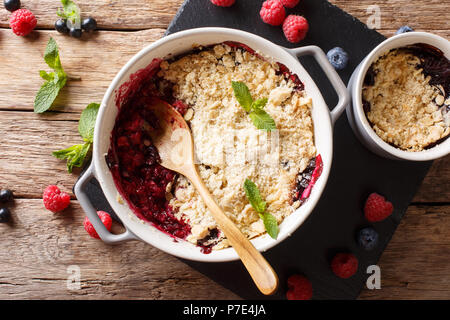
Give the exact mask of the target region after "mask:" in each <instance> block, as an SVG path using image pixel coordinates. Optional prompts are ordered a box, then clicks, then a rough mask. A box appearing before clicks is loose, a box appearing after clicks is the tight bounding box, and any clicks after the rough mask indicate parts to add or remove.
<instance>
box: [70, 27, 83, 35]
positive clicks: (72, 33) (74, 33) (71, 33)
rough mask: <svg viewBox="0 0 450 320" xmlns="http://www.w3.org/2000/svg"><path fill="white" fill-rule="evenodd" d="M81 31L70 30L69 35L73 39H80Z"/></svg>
mask: <svg viewBox="0 0 450 320" xmlns="http://www.w3.org/2000/svg"><path fill="white" fill-rule="evenodd" d="M82 34H83V31H82V30H81V29H75V28H73V27H72V28H70V30H69V35H70V36H71V37H73V38H81V35H82Z"/></svg>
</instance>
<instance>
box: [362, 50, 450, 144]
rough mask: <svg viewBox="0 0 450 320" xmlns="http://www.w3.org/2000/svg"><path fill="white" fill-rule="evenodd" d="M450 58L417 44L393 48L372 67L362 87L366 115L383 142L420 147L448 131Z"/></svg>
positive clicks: (449, 124)
mask: <svg viewBox="0 0 450 320" xmlns="http://www.w3.org/2000/svg"><path fill="white" fill-rule="evenodd" d="M449 72H450V61H449V60H448V59H447V58H445V57H444V56H443V54H442V52H439V50H438V49H436V48H434V47H431V46H428V45H424V44H416V45H413V46H408V47H404V48H399V49H394V50H391V51H390V52H388V53H386V54H385V55H383V56H381V57H380V58H379V59H378V60H377V61H376V62H374V63H373V64H372V65H371V67H370V68H369V70H368V72H367V74H366V77H365V80H364V87H363V92H362V99H363V106H364V111H365V113H366V116H367V119H368V121H369V122H370V124H371V126H372V128H373V130H374V131H375V132H376V134H377V135H378V136H379V137H380V138H382V139H383V140H384V141H385V142H387V143H389V144H391V145H393V146H395V147H397V148H399V149H402V150H405V151H412V152H417V151H422V150H424V149H427V148H431V147H433V146H434V145H436V144H437V143H440V142H442V141H443V140H444V139H446V138H447V137H448V136H449V135H450V112H449V111H450V88H449V83H450V80H449Z"/></svg>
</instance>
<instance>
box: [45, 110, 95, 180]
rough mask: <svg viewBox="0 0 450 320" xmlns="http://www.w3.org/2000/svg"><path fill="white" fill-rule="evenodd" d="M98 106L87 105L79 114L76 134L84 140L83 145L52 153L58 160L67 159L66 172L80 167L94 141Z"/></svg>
mask: <svg viewBox="0 0 450 320" xmlns="http://www.w3.org/2000/svg"><path fill="white" fill-rule="evenodd" d="M99 108H100V105H99V104H98V103H91V104H89V105H88V106H87V107H86V108H85V109H84V110H83V112H82V113H81V117H80V121H79V122H78V132H79V133H80V135H81V137H82V138H83V140H84V144H76V145H74V146H72V147H69V148H67V149H64V150H59V151H55V152H53V153H52V154H53V156H55V157H56V158H58V159H67V171H69V173H72V169H73V167H81V166H82V165H83V163H84V159H85V158H86V155H87V154H88V152H89V149H90V148H91V145H92V143H93V141H94V127H95V120H96V119H97V114H98V110H99Z"/></svg>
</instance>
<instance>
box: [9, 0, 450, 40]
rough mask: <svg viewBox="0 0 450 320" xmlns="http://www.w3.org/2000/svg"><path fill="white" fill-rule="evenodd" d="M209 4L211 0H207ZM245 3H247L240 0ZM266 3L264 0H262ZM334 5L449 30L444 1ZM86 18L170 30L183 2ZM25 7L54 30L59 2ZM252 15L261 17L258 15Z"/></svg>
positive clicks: (388, 21) (336, 0)
mask: <svg viewBox="0 0 450 320" xmlns="http://www.w3.org/2000/svg"><path fill="white" fill-rule="evenodd" d="M204 1H205V2H206V1H207V0H204ZM238 1H243V0H238ZM261 2H262V1H261ZM330 2H331V3H333V4H335V5H337V6H339V7H340V8H342V9H344V10H346V11H347V12H349V13H350V14H352V15H353V16H355V17H356V18H358V19H360V20H361V21H362V22H364V23H366V22H367V19H368V17H369V16H370V12H369V13H368V12H367V8H368V7H369V6H371V5H374V4H376V5H378V6H379V7H380V10H381V19H382V20H381V28H380V29H379V30H380V31H381V32H382V33H383V34H386V35H392V30H396V29H398V28H399V27H400V26H402V25H405V24H407V25H410V26H411V27H413V28H416V29H417V30H421V31H424V30H447V31H448V29H449V23H450V22H449V19H448V17H449V15H448V4H447V3H446V2H445V1H440V0H430V1H426V2H424V1H422V0H413V1H411V0H395V1H378V2H374V1H373V0H359V1H349V0H331V1H330ZM77 3H78V4H79V6H80V8H81V9H82V12H83V14H84V15H85V16H89V15H91V16H93V17H95V18H96V19H97V21H98V24H99V28H101V29H108V30H111V29H114V30H124V29H127V30H141V29H150V28H167V26H168V25H169V23H170V21H171V20H172V18H173V16H174V15H175V13H176V12H177V10H178V8H179V7H180V5H181V4H182V3H183V0H152V1H147V0H133V1H110V0H99V1H95V2H93V1H87V0H79V1H77ZM23 7H25V8H27V9H30V10H31V11H32V12H33V13H34V14H35V15H36V17H37V19H38V28H46V29H48V28H53V25H54V23H55V21H56V20H57V19H58V17H57V15H56V11H57V9H58V7H60V3H59V1H52V0H40V1H29V2H27V3H24V4H23ZM252 14H255V15H257V14H258V12H254V13H252ZM8 21H9V12H7V11H6V10H0V27H8V25H9V23H8Z"/></svg>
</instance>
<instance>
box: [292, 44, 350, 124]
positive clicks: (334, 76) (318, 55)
mask: <svg viewBox="0 0 450 320" xmlns="http://www.w3.org/2000/svg"><path fill="white" fill-rule="evenodd" d="M288 50H289V51H290V52H291V53H292V54H293V55H295V56H296V57H300V56H305V55H312V56H313V57H314V58H315V59H316V61H317V63H318V64H319V65H320V67H321V68H322V70H323V71H324V73H325V75H326V76H327V78H328V80H330V82H331V85H332V86H333V88H334V90H335V91H336V93H337V95H338V97H339V101H338V103H337V105H336V106H335V107H334V108H333V110H331V112H330V115H331V123H332V124H333V125H334V123H335V122H336V121H337V119H338V118H339V117H340V115H341V114H342V112H343V111H344V110H345V107H346V106H347V105H348V103H349V101H350V95H349V93H348V91H347V87H346V86H345V85H344V83H343V82H342V80H341V77H339V75H338V73H337V72H336V70H335V69H334V68H333V66H332V65H331V64H330V62H328V58H327V56H326V55H325V53H324V52H323V51H322V49H320V48H319V47H317V46H306V47H301V48H295V49H288Z"/></svg>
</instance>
